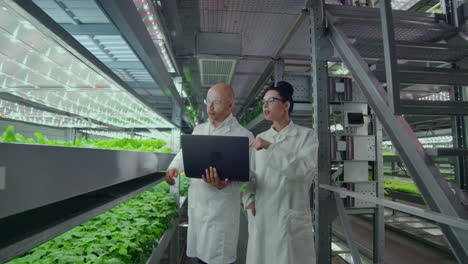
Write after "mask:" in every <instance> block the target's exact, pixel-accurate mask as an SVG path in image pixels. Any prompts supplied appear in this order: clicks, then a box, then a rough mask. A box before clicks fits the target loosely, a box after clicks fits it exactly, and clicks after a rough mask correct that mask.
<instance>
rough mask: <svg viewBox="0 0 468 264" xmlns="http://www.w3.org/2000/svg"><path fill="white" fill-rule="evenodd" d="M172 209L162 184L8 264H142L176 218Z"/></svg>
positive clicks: (175, 212) (170, 200) (175, 213)
mask: <svg viewBox="0 0 468 264" xmlns="http://www.w3.org/2000/svg"><path fill="white" fill-rule="evenodd" d="M176 209H177V205H176V202H175V199H174V196H172V195H170V194H169V185H168V184H167V183H165V182H163V183H161V184H159V185H157V186H156V187H154V188H152V189H150V190H148V191H146V192H144V193H142V194H140V195H138V196H136V197H134V198H133V199H131V200H128V201H127V202H125V203H122V204H120V205H118V206H116V207H114V208H113V209H111V210H110V211H107V212H106V213H104V214H101V215H99V216H97V217H95V218H93V219H91V220H89V221H87V222H85V223H83V224H81V225H80V226H77V227H75V228H73V229H72V230H70V231H68V232H66V233H64V234H62V235H60V236H58V237H56V238H55V239H53V240H50V241H48V242H46V243H44V244H42V245H41V246H39V247H37V248H35V249H32V250H30V251H29V252H27V253H26V254H25V255H23V256H21V257H19V258H16V259H14V260H12V261H10V262H8V264H20V263H21V264H26V263H34V264H46V263H47V264H54V263H57V264H59V263H60V264H62V263H82V264H91V263H92V264H119V263H122V264H123V263H125V264H128V263H131V264H140V263H145V262H146V261H147V259H148V257H149V256H150V255H151V252H152V250H153V248H154V247H155V246H156V245H157V244H158V241H159V239H160V238H161V236H162V235H163V234H164V232H165V231H166V230H167V229H168V228H170V226H171V221H172V219H173V218H175V217H176V216H177V210H176Z"/></svg>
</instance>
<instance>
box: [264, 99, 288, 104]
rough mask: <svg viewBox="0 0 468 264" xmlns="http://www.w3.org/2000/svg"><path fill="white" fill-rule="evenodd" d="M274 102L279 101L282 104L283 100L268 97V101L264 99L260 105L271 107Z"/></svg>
mask: <svg viewBox="0 0 468 264" xmlns="http://www.w3.org/2000/svg"><path fill="white" fill-rule="evenodd" d="M276 101H281V102H284V100H283V99H281V98H276V97H270V98H268V99H264V100H262V105H265V104H266V105H271V104H274V103H275V102H276Z"/></svg>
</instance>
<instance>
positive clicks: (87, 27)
mask: <svg viewBox="0 0 468 264" xmlns="http://www.w3.org/2000/svg"><path fill="white" fill-rule="evenodd" d="M60 25H61V26H62V27H63V28H64V29H65V30H66V31H67V32H68V33H70V34H71V35H118V36H120V32H119V30H118V29H117V28H116V27H115V26H114V25H113V24H111V23H107V24H104V23H99V24H71V23H70V24H69V23H67V24H60Z"/></svg>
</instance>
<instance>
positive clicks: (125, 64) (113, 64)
mask: <svg viewBox="0 0 468 264" xmlns="http://www.w3.org/2000/svg"><path fill="white" fill-rule="evenodd" d="M105 63H106V66H107V67H109V68H111V69H113V70H115V69H123V70H146V69H145V66H144V65H143V64H141V62H138V61H110V62H105Z"/></svg>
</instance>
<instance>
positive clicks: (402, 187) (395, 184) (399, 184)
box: [384, 178, 421, 195]
mask: <svg viewBox="0 0 468 264" xmlns="http://www.w3.org/2000/svg"><path fill="white" fill-rule="evenodd" d="M384 188H385V189H390V190H394V191H399V192H404V193H410V194H416V195H421V193H420V192H419V190H418V188H417V187H416V185H415V184H414V182H413V181H411V180H400V179H392V178H385V179H384Z"/></svg>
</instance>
